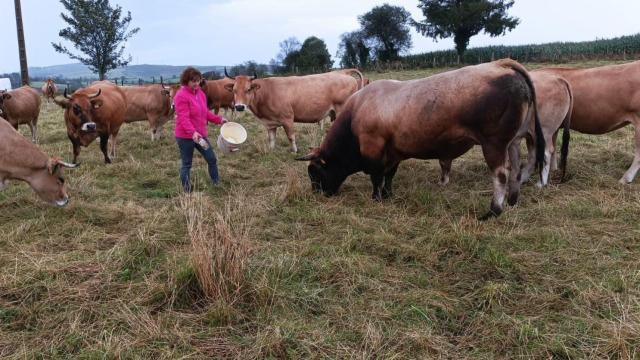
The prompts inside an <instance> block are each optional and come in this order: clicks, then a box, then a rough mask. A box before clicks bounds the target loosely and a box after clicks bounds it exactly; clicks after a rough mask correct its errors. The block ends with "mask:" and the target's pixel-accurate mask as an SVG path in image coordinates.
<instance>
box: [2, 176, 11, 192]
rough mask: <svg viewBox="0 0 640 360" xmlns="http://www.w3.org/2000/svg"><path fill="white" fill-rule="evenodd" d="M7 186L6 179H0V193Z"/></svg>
mask: <svg viewBox="0 0 640 360" xmlns="http://www.w3.org/2000/svg"><path fill="white" fill-rule="evenodd" d="M7 186H9V184H8V182H7V179H0V191H2V190H4V189H6V188H7Z"/></svg>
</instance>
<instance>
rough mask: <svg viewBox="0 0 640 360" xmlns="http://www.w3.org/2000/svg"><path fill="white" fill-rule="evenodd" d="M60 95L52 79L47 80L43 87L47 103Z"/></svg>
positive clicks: (43, 94)
mask: <svg viewBox="0 0 640 360" xmlns="http://www.w3.org/2000/svg"><path fill="white" fill-rule="evenodd" d="M57 93H58V87H57V86H56V84H55V83H54V82H53V80H51V79H47V81H45V82H44V84H43V85H42V96H43V97H44V98H45V99H46V100H47V103H48V102H49V101H50V100H53V98H55V97H56V94H57Z"/></svg>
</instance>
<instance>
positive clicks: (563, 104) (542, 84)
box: [440, 72, 573, 187]
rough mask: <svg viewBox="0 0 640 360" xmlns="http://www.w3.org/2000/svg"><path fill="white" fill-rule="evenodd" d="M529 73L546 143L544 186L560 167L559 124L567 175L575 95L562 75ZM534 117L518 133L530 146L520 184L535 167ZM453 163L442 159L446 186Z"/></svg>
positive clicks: (442, 176)
mask: <svg viewBox="0 0 640 360" xmlns="http://www.w3.org/2000/svg"><path fill="white" fill-rule="evenodd" d="M529 76H530V77H531V80H532V81H533V86H534V87H535V90H536V101H537V104H538V115H539V117H540V125H541V127H542V133H543V134H544V140H545V144H546V148H545V151H544V156H545V162H544V166H543V167H542V174H541V176H540V181H539V182H538V183H537V186H538V187H543V186H546V185H547V184H548V183H549V173H550V171H551V170H555V169H556V168H557V162H556V151H555V144H556V140H557V136H558V132H559V131H560V127H562V128H563V132H562V147H561V149H560V169H561V171H562V175H561V178H560V179H561V181H563V180H564V178H565V174H566V170H567V157H568V155H569V140H570V133H569V126H570V124H571V109H572V108H573V97H572V92H571V85H569V83H568V82H567V81H566V80H564V79H563V78H561V77H559V76H556V75H553V74H547V73H541V72H530V73H529ZM533 120H534V119H531V120H530V125H529V129H528V131H527V133H524V134H520V135H519V136H518V138H519V139H521V138H525V139H526V142H527V149H528V150H529V156H528V162H527V165H526V166H524V167H523V168H522V174H521V178H522V179H521V183H525V182H526V181H527V180H528V179H529V176H531V174H532V173H533V171H534V168H535V162H536V156H535V152H536V147H535V122H534V121H533ZM451 162H452V159H440V169H441V171H442V174H441V176H440V184H441V185H446V184H447V183H448V182H449V172H450V170H451Z"/></svg>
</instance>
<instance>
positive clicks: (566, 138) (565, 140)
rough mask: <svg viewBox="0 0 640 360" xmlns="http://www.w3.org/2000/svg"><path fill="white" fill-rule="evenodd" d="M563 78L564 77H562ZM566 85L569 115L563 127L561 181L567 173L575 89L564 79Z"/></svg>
mask: <svg viewBox="0 0 640 360" xmlns="http://www.w3.org/2000/svg"><path fill="white" fill-rule="evenodd" d="M561 79H562V78H561ZM562 81H563V82H564V84H565V86H566V87H567V92H568V93H569V111H567V115H566V116H565V118H564V121H563V123H562V124H563V128H562V147H561V148H560V171H561V172H562V176H561V177H560V182H564V181H565V175H566V173H567V159H568V156H569V140H570V139H571V135H570V133H569V132H570V128H571V115H572V113H573V91H572V89H571V85H569V83H568V82H567V81H566V80H565V79H562Z"/></svg>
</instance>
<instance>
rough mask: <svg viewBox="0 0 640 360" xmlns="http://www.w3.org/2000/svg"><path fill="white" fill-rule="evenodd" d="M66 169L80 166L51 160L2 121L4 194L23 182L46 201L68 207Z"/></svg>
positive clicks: (0, 157)
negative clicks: (10, 183)
mask: <svg viewBox="0 0 640 360" xmlns="http://www.w3.org/2000/svg"><path fill="white" fill-rule="evenodd" d="M63 167H69V168H74V167H76V165H71V164H67V163H65V162H63V161H60V160H59V159H56V158H50V157H48V156H47V155H45V154H44V153H43V152H42V150H40V149H38V147H37V146H36V145H33V144H32V143H30V142H29V141H28V140H26V139H25V138H24V137H23V136H22V135H20V133H18V132H17V131H16V130H15V129H13V128H12V127H11V125H9V123H8V122H7V121H5V120H4V119H3V118H0V190H3V189H4V188H6V187H7V185H8V183H7V181H8V180H21V181H25V182H27V183H29V185H30V186H31V188H32V189H33V190H34V191H35V192H36V194H38V196H40V198H41V199H42V200H44V201H46V202H48V203H50V204H53V205H56V206H60V207H62V206H65V205H67V203H69V196H68V195H67V191H66V189H65V185H64V178H63V174H62V168H63Z"/></svg>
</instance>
